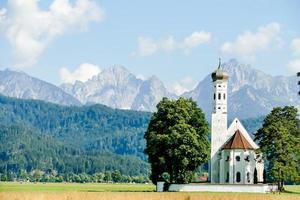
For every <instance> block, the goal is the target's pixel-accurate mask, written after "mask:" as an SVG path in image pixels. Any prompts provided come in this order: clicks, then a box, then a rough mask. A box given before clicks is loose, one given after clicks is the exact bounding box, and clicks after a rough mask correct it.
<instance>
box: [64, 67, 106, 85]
mask: <svg viewBox="0 0 300 200" xmlns="http://www.w3.org/2000/svg"><path fill="white" fill-rule="evenodd" d="M100 72H101V69H100V67H99V66H97V65H93V64H90V63H83V64H81V65H80V66H79V67H78V68H77V69H75V70H74V71H73V72H71V71H70V70H68V69H67V68H65V67H62V68H61V69H60V70H59V77H60V80H61V82H62V83H72V84H73V83H74V82H75V81H77V80H78V81H82V82H85V81H87V80H89V79H90V78H92V77H93V76H95V75H97V74H99V73H100Z"/></svg>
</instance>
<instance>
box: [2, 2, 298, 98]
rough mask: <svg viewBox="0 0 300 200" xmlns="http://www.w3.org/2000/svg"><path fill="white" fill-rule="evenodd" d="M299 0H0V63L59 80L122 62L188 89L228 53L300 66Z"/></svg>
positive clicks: (258, 63) (267, 67) (281, 71)
mask: <svg viewBox="0 0 300 200" xmlns="http://www.w3.org/2000/svg"><path fill="white" fill-rule="evenodd" d="M299 10H300V1H297V0H277V1H274V0H273V1H271V0H245V1H238V0H227V1H221V0H219V1H217V0H210V1H200V0H194V1H193V0H190V1H172V0H164V1H159V0H151V1H140V0H131V1H112V0H103V1H96V0H53V1H49V0H42V1H38V0H0V69H1V70H2V69H5V68H10V69H12V70H18V71H24V72H26V73H28V74H29V75H31V76H34V77H37V78H40V79H42V80H45V81H48V82H51V83H53V84H56V85H59V84H61V83H63V82H69V83H73V82H74V81H75V80H81V81H86V80H87V79H89V78H91V77H92V76H93V75H95V74H98V73H99V72H101V71H102V70H103V69H105V68H108V67H110V66H114V65H122V66H124V67H125V68H127V69H128V70H129V71H131V72H132V73H133V74H135V75H137V76H138V77H140V78H148V77H150V76H151V75H156V76H157V77H158V78H159V79H161V80H162V81H163V82H164V83H165V84H166V86H167V87H168V88H169V89H170V90H171V91H173V92H176V93H177V94H180V93H182V92H184V91H187V90H190V89H193V87H195V85H196V84H197V83H198V82H199V81H200V80H202V79H203V78H204V77H205V76H206V75H207V74H209V73H211V72H212V71H213V70H215V69H216V67H217V65H218V59H219V57H221V58H222V61H223V62H226V61H228V60H229V59H231V58H235V59H237V60H238V61H239V62H240V63H244V64H250V65H251V66H253V67H254V68H257V69H259V70H262V71H264V72H265V73H268V74H271V75H274V76H275V75H294V74H295V72H297V71H300V12H299Z"/></svg>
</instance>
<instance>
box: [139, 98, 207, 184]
mask: <svg viewBox="0 0 300 200" xmlns="http://www.w3.org/2000/svg"><path fill="white" fill-rule="evenodd" d="M208 134H209V128H208V123H207V121H206V120H205V116H204V114H203V112H202V110H201V109H200V108H198V107H197V104H196V102H194V101H192V100H191V99H185V98H179V99H178V100H169V99H168V98H163V99H162V101H161V102H159V103H158V105H157V112H155V113H153V116H152V118H151V120H150V123H149V126H148V129H147V131H146V133H145V139H146V143H147V144H146V149H145V152H146V153H147V154H148V156H149V162H150V164H151V171H152V173H151V180H152V182H153V183H155V184H156V182H157V181H158V180H159V179H162V178H163V177H162V175H163V174H164V173H168V175H169V177H170V178H169V181H168V182H169V183H170V184H171V183H187V182H189V181H190V180H191V178H192V172H193V170H195V169H196V168H197V167H198V166H199V165H201V164H203V163H205V162H206V161H207V160H208V158H209V152H210V144H209V140H208Z"/></svg>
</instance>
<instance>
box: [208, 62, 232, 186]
mask: <svg viewBox="0 0 300 200" xmlns="http://www.w3.org/2000/svg"><path fill="white" fill-rule="evenodd" d="M211 77H212V81H213V91H214V92H213V105H212V106H213V111H212V115H211V163H210V181H211V183H219V182H220V175H219V159H220V155H219V153H220V151H219V150H220V148H221V146H222V145H223V144H224V143H225V142H226V139H227V137H226V135H227V83H228V78H229V76H228V74H227V73H226V72H225V71H223V70H222V69H221V59H219V66H218V69H217V70H216V71H214V72H213V73H212V74H211Z"/></svg>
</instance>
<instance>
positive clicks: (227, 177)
mask: <svg viewBox="0 0 300 200" xmlns="http://www.w3.org/2000/svg"><path fill="white" fill-rule="evenodd" d="M228 182H229V172H227V174H226V183H228Z"/></svg>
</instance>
